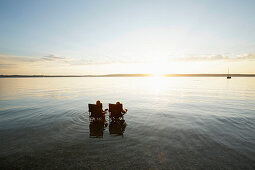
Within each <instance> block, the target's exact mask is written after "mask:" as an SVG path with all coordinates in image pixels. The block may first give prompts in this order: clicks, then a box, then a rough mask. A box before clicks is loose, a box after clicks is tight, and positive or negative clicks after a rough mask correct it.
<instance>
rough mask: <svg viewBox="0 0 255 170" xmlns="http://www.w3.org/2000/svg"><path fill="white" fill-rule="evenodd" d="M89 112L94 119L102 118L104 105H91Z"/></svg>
mask: <svg viewBox="0 0 255 170" xmlns="http://www.w3.org/2000/svg"><path fill="white" fill-rule="evenodd" d="M89 112H91V116H92V117H100V116H102V104H101V105H96V104H89Z"/></svg>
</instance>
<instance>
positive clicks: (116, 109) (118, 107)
mask: <svg viewBox="0 0 255 170" xmlns="http://www.w3.org/2000/svg"><path fill="white" fill-rule="evenodd" d="M122 110H123V106H122V104H109V112H110V113H111V116H113V117H121V116H122V115H121V111H122Z"/></svg>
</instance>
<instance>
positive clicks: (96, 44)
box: [0, 0, 255, 74]
mask: <svg viewBox="0 0 255 170" xmlns="http://www.w3.org/2000/svg"><path fill="white" fill-rule="evenodd" d="M254 7H255V1H254V0H238V1H237V0H190V1H189V0H186V1H184V0H183V1H182V0H176V1H175V0H168V1H160V0H154V1H149V0H140V1H139V0H134V1H132V0H126V1H120V0H118V1H117V0H116V1H110V0H107V1H97V0H94V1H85V0H75V1H70V0H68V1H67V0H66V1H65V0H54V1H53V0H1V1H0V74H109V73H225V72H226V71H227V68H228V67H229V68H230V70H231V72H232V73H255V41H254V40H255V31H254V30H255V10H254Z"/></svg>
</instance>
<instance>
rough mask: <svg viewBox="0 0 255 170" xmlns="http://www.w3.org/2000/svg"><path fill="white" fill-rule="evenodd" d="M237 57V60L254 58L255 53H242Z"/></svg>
mask: <svg viewBox="0 0 255 170" xmlns="http://www.w3.org/2000/svg"><path fill="white" fill-rule="evenodd" d="M237 59H239V60H255V54H244V55H241V56H238V57H237Z"/></svg>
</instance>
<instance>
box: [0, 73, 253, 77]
mask: <svg viewBox="0 0 255 170" xmlns="http://www.w3.org/2000/svg"><path fill="white" fill-rule="evenodd" d="M228 75H229V76H232V77H255V74H159V75H154V74H101V75H39V74H36V75H15V74H13V75H0V78H8V77H14V78H15V77H226V76H228Z"/></svg>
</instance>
